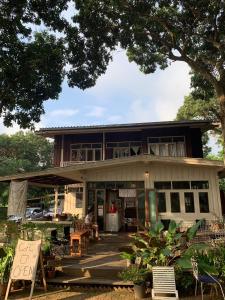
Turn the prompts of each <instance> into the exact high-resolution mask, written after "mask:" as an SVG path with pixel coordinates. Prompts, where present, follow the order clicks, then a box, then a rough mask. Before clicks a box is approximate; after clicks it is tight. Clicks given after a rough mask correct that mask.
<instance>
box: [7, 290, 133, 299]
mask: <svg viewBox="0 0 225 300" xmlns="http://www.w3.org/2000/svg"><path fill="white" fill-rule="evenodd" d="M28 298H29V290H28V289H27V292H26V293H25V292H24V291H15V292H11V293H10V297H9V298H8V299H9V300H12V299H13V300H22V299H23V300H27V299H28ZM32 299H40V300H59V299H61V300H62V299H64V300H73V299H74V300H84V299H90V300H103V299H104V300H112V299H116V300H133V299H134V294H133V292H130V291H127V290H117V291H107V290H101V291H99V290H98V291H94V290H90V289H88V290H85V289H79V290H69V289H56V288H55V289H53V288H49V289H48V292H47V293H44V292H43V291H35V292H34V295H33V298H32Z"/></svg>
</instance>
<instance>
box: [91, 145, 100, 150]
mask: <svg viewBox="0 0 225 300" xmlns="http://www.w3.org/2000/svg"><path fill="white" fill-rule="evenodd" d="M92 148H94V149H96V148H102V144H92Z"/></svg>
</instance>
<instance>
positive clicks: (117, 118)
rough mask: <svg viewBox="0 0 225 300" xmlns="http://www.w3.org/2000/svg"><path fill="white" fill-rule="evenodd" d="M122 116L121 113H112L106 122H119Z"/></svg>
mask: <svg viewBox="0 0 225 300" xmlns="http://www.w3.org/2000/svg"><path fill="white" fill-rule="evenodd" d="M121 119H122V116H121V115H112V116H110V117H108V118H107V122H108V123H116V122H121Z"/></svg>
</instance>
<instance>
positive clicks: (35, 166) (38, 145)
mask: <svg viewBox="0 0 225 300" xmlns="http://www.w3.org/2000/svg"><path fill="white" fill-rule="evenodd" d="M52 151H53V144H52V143H50V142H49V141H48V140H46V139H45V138H43V137H41V136H38V135H36V134H35V133H33V132H27V133H23V132H18V133H16V134H14V135H11V136H8V135H6V134H2V135H0V176H3V175H9V174H12V173H14V174H15V173H18V172H21V171H20V169H23V170H24V171H34V170H40V169H44V168H47V167H50V166H51V165H52Z"/></svg>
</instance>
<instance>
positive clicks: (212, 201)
mask: <svg viewBox="0 0 225 300" xmlns="http://www.w3.org/2000/svg"><path fill="white" fill-rule="evenodd" d="M146 171H148V172H149V176H148V178H146V177H145V172H146ZM85 177H86V181H139V180H141V181H142V180H144V181H145V187H146V188H154V181H182V180H184V181H192V180H207V181H209V189H207V190H167V191H165V192H166V193H167V208H168V207H169V206H170V205H169V203H168V201H169V200H168V199H169V192H170V191H173V192H174V191H175V192H176V191H178V192H181V212H180V213H171V212H170V211H169V210H168V211H167V213H163V214H160V216H161V218H162V219H174V220H177V221H186V222H194V221H195V220H197V219H201V218H205V219H206V220H215V219H218V218H222V215H221V203H220V194H219V186H218V178H217V171H216V170H215V169H214V168H210V167H201V166H198V167H197V166H176V165H170V164H168V165H165V164H157V163H153V164H146V165H143V164H141V165H131V166H123V167H122V168H121V167H111V168H104V169H101V170H90V171H87V173H86V174H85ZM184 191H185V192H187V191H189V192H190V191H192V192H193V193H194V196H195V213H185V212H184V198H183V194H182V193H184ZM200 191H207V192H208V197H209V209H210V213H199V204H198V201H196V199H197V198H198V195H197V193H198V192H200Z"/></svg>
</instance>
